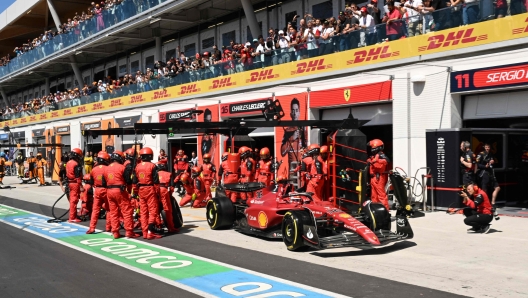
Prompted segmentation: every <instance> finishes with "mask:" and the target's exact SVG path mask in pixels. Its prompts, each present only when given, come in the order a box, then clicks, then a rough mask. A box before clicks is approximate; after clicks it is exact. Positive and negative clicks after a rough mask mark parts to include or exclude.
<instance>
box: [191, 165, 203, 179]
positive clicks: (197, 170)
mask: <svg viewBox="0 0 528 298" xmlns="http://www.w3.org/2000/svg"><path fill="white" fill-rule="evenodd" d="M201 173H202V167H193V168H192V172H191V175H192V177H193V178H196V177H198V176H200V174H201Z"/></svg>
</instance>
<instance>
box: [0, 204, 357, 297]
mask: <svg viewBox="0 0 528 298" xmlns="http://www.w3.org/2000/svg"><path fill="white" fill-rule="evenodd" d="M0 206H6V207H8V208H13V209H17V210H20V211H24V212H27V213H31V214H35V215H38V216H44V217H47V218H51V217H48V216H45V215H43V214H39V213H35V212H31V211H28V210H24V209H20V208H16V207H12V206H9V205H3V204H0ZM0 222H3V223H6V224H8V225H11V226H14V227H17V228H20V229H23V228H21V227H20V226H17V225H13V224H11V223H9V222H6V221H5V220H3V219H0ZM68 224H69V225H76V226H79V227H82V228H86V227H85V226H83V225H79V224H73V223H68ZM25 231H27V232H30V233H32V234H35V235H38V236H42V237H44V238H46V239H49V240H51V241H53V242H56V243H59V244H64V245H66V246H68V247H70V248H73V249H76V250H79V251H82V252H86V253H88V254H90V255H92V256H94V257H97V258H100V259H104V260H107V261H109V262H112V263H113V264H116V265H119V266H123V267H125V268H127V269H130V270H133V271H135V272H138V273H141V274H144V275H147V276H149V277H153V278H155V279H157V280H160V281H163V282H165V283H168V284H171V285H174V286H176V287H179V288H181V289H184V290H186V291H190V292H191V293H195V294H196V293H197V290H196V289H195V288H191V287H188V286H186V285H183V284H181V283H178V282H175V281H172V280H169V279H165V278H162V277H158V276H155V275H152V274H150V273H149V272H146V271H145V272H144V271H143V270H141V269H137V268H134V267H131V266H128V265H126V264H121V263H119V262H116V261H114V260H110V259H108V258H106V257H104V256H100V255H97V254H94V253H92V252H89V251H85V250H83V249H81V248H78V247H76V246H73V245H70V244H69V243H65V242H60V241H59V240H57V239H54V238H50V237H47V236H45V235H42V234H38V233H36V232H33V231H31V230H25ZM97 231H100V230H97ZM104 233H105V234H108V235H111V234H110V233H106V232H104ZM127 240H128V241H132V242H137V243H141V244H143V245H149V246H153V247H157V248H161V249H163V250H166V251H171V252H173V253H177V254H181V255H184V256H187V257H191V258H194V259H198V260H202V261H205V262H209V263H213V264H216V265H220V266H224V267H227V268H231V269H234V270H238V271H242V272H245V273H248V274H252V275H255V276H258V277H262V278H267V279H270V280H273V281H276V282H280V283H283V284H287V285H291V286H295V287H298V288H301V289H304V290H308V291H314V292H316V293H321V294H324V295H327V296H330V297H336V298H352V297H351V296H345V295H341V294H337V293H333V292H330V291H326V290H323V289H318V288H315V287H311V286H307V285H304V284H300V283H296V282H293V281H289V280H286V279H282V278H279V277H275V276H271V275H268V274H264V273H260V272H257V271H252V270H249V269H245V268H242V267H238V266H234V265H230V264H227V263H222V262H219V261H215V260H212V259H208V258H204V257H200V256H197V255H193V254H190V253H186V252H183V251H179V250H175V249H172V248H168V247H164V246H160V245H156V244H151V243H145V242H144V241H139V240H137V239H128V238H127ZM154 276H155V277H154ZM199 295H200V296H202V297H215V296H211V295H209V294H207V293H205V292H201V293H200V294H199ZM204 295H205V296H204Z"/></svg>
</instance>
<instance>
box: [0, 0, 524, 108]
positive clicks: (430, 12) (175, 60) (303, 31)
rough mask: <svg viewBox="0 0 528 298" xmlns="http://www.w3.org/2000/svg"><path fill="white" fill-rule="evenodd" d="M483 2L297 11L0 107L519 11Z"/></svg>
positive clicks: (207, 74) (131, 88) (94, 11)
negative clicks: (276, 24) (237, 37)
mask: <svg viewBox="0 0 528 298" xmlns="http://www.w3.org/2000/svg"><path fill="white" fill-rule="evenodd" d="M126 1H129V0H106V1H105V2H101V4H95V3H93V2H92V5H91V6H90V8H88V12H87V13H82V14H81V15H76V16H75V17H74V18H73V19H72V20H70V19H69V20H68V22H67V23H65V24H64V25H62V27H61V30H60V31H59V32H57V33H53V32H51V31H47V32H46V35H44V36H45V37H43V36H42V35H41V37H40V38H37V39H35V40H33V42H29V41H28V44H25V45H23V47H22V48H16V49H15V52H17V51H18V52H17V55H23V53H24V52H25V51H28V50H31V49H32V48H35V47H38V46H39V45H41V44H42V43H43V42H46V41H48V40H50V39H51V38H53V36H55V35H57V34H59V35H60V34H64V33H65V32H70V31H72V30H77V29H76V28H79V23H80V22H86V21H88V20H93V19H94V16H95V18H96V19H97V15H98V11H99V12H100V11H101V10H102V9H112V8H113V7H114V8H115V7H117V6H119V5H120V4H122V3H123V2H126ZM130 1H131V0H130ZM141 1H143V0H141ZM144 1H147V0H144ZM149 1H151V0H149ZM153 1H161V0H153ZM484 1H487V0H480V2H478V1H477V0H401V2H393V1H392V0H389V1H387V2H386V5H385V6H384V7H383V8H381V9H380V8H378V7H379V6H378V3H377V0H369V1H368V3H367V4H366V5H365V6H363V7H358V6H357V5H356V4H354V3H352V4H347V5H346V7H345V10H344V11H341V12H340V13H339V15H338V16H337V17H330V18H327V19H318V18H314V17H313V16H312V15H310V14H305V15H304V16H303V18H301V17H300V16H298V15H296V16H294V17H293V19H292V20H291V22H289V23H288V24H287V26H286V27H285V28H283V29H280V30H279V29H274V28H269V30H267V35H266V36H264V35H259V36H257V37H256V38H253V39H252V40H251V41H249V40H248V41H246V42H245V43H237V42H235V41H234V40H231V41H230V44H229V45H228V46H223V47H222V48H221V49H219V48H218V47H217V46H216V45H215V46H213V48H212V51H210V52H209V51H208V52H204V53H196V54H195V56H194V57H186V55H185V53H184V52H182V51H180V48H179V47H178V48H177V49H176V50H177V53H180V54H179V56H178V57H171V58H170V59H168V61H166V62H162V61H157V62H155V63H154V65H153V66H152V67H148V68H147V69H146V71H145V72H142V71H141V70H135V71H134V72H133V73H127V74H125V75H123V76H121V77H119V78H112V77H110V76H108V77H106V78H103V79H101V80H98V81H94V82H93V83H92V84H90V85H84V87H80V88H75V89H73V90H67V91H57V92H56V93H50V94H48V95H45V96H42V97H40V98H35V99H33V100H30V101H28V102H26V103H19V104H12V105H11V106H10V107H5V108H3V109H1V111H0V112H1V113H2V115H3V116H4V118H18V117H23V116H26V115H30V114H34V113H41V112H47V111H50V110H57V109H63V108H67V107H72V106H78V105H81V104H86V103H91V102H96V101H102V100H106V99H109V98H115V97H120V96H125V95H131V94H135V93H141V92H145V91H150V90H155V89H160V88H165V87H168V86H174V85H179V84H185V83H189V82H195V81H199V80H205V79H209V78H213V77H218V76H221V75H229V74H233V73H235V72H243V71H247V70H251V69H258V68H262V67H267V66H271V65H277V64H281V63H288V62H291V61H297V60H301V59H306V58H310V57H315V56H319V55H326V54H330V53H334V52H340V51H346V50H350V49H355V48H359V47H364V46H369V45H373V44H378V43H383V42H390V41H393V40H397V39H401V38H407V37H413V36H417V35H421V34H425V33H427V32H430V31H437V30H443V29H448V28H453V27H458V26H462V25H468V24H472V23H475V22H478V21H482V20H487V19H490V18H501V17H504V16H505V15H507V12H508V5H509V9H510V14H518V13H523V12H526V7H525V6H524V2H522V3H521V2H519V3H521V4H522V5H517V2H514V0H511V3H509V4H508V2H506V0H496V1H495V2H489V3H488V4H489V5H490V7H492V8H494V9H490V10H489V12H490V13H493V14H492V15H491V16H480V14H483V15H484V14H485V13H481V12H482V11H485V10H484V9H482V7H481V6H482V5H483V3H484ZM515 1H518V0H515ZM97 23H99V21H98V20H97ZM98 26H99V25H98ZM100 26H101V27H102V28H104V26H105V23H104V22H101V24H100ZM17 49H18V50H17ZM7 59H9V58H7Z"/></svg>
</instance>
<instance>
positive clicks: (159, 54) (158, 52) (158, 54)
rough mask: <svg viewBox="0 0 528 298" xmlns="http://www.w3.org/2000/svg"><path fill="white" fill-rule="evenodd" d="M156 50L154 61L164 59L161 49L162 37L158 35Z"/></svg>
mask: <svg viewBox="0 0 528 298" xmlns="http://www.w3.org/2000/svg"><path fill="white" fill-rule="evenodd" d="M155 39H156V51H155V52H154V61H161V60H163V57H162V51H161V48H162V47H161V37H159V36H156V38H155Z"/></svg>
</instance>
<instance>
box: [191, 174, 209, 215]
mask: <svg viewBox="0 0 528 298" xmlns="http://www.w3.org/2000/svg"><path fill="white" fill-rule="evenodd" d="M201 174H202V167H199V166H198V167H193V168H192V171H191V175H192V176H191V177H192V179H193V180H194V190H193V194H192V195H191V200H192V207H193V208H203V207H205V206H207V201H208V199H207V192H206V191H205V182H204V181H203V178H202V177H200V176H201Z"/></svg>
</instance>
